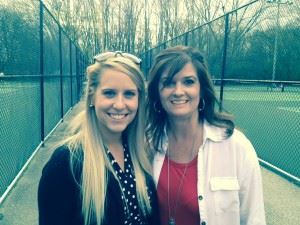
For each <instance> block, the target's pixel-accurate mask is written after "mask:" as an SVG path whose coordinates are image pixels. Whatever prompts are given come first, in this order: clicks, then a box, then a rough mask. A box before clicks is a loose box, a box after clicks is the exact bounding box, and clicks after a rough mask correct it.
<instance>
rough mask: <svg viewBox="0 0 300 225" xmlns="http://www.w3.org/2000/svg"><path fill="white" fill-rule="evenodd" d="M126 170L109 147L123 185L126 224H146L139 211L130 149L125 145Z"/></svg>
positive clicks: (112, 160) (108, 152) (115, 168)
mask: <svg viewBox="0 0 300 225" xmlns="http://www.w3.org/2000/svg"><path fill="white" fill-rule="evenodd" d="M123 149H124V171H123V170H122V169H121V168H120V166H119V164H118V163H117V161H116V160H115V158H114V157H113V155H112V154H111V152H110V151H109V150H108V149H107V150H106V151H107V155H108V158H109V159H110V162H111V165H112V167H113V169H114V171H115V173H116V174H117V177H118V179H119V182H120V184H121V187H122V191H121V194H122V196H121V198H122V201H123V207H124V212H125V221H124V224H126V225H127V224H128V225H143V224H146V222H145V221H144V220H145V219H144V217H143V215H142V214H141V213H140V211H139V206H138V200H137V196H136V184H135V176H134V171H133V165H132V162H131V158H130V155H129V151H128V149H127V147H126V146H124V148H123Z"/></svg>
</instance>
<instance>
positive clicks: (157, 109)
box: [153, 102, 161, 113]
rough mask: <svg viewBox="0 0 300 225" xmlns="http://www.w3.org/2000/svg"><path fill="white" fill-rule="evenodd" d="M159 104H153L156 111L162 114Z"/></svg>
mask: <svg viewBox="0 0 300 225" xmlns="http://www.w3.org/2000/svg"><path fill="white" fill-rule="evenodd" d="M157 104H158V102H154V104H153V108H154V111H155V112H157V113H161V111H160V109H159V107H158V106H157Z"/></svg>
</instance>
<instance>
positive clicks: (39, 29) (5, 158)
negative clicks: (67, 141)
mask: <svg viewBox="0 0 300 225" xmlns="http://www.w3.org/2000/svg"><path fill="white" fill-rule="evenodd" d="M6 4H7V5H1V3H0V27H1V29H0V37H2V38H0V124H1V126H0V143H1V144H0V181H1V182H0V204H1V202H2V201H3V200H4V199H5V197H6V196H7V194H8V192H9V191H10V190H11V188H12V187H13V185H14V183H15V182H16V181H17V179H18V177H19V176H20V175H21V173H22V172H23V170H24V169H25V168H26V165H27V164H28V163H29V161H30V159H31V158H32V157H33V156H34V154H35V152H36V151H37V149H38V148H39V147H40V146H41V145H42V144H43V143H44V141H45V139H46V138H47V137H48V135H49V134H50V133H51V132H52V131H53V129H54V128H55V127H56V126H57V125H58V123H60V122H61V121H62V119H63V117H64V115H65V114H66V113H67V112H68V110H69V109H70V108H71V107H72V106H73V105H74V104H75V103H77V102H78V101H79V99H80V96H81V94H82V90H83V81H84V79H85V77H84V73H85V68H86V65H87V63H88V60H87V58H86V57H85V56H84V55H83V53H82V52H81V50H80V49H79V48H78V46H77V45H76V44H75V43H74V42H73V41H72V40H71V39H70V38H69V37H68V35H67V34H66V33H65V32H64V30H63V29H62V27H61V26H60V25H59V23H58V21H57V20H55V18H54V17H53V15H52V14H51V13H50V12H49V10H48V9H47V8H46V7H45V6H44V5H43V3H42V1H30V2H29V3H28V5H26V4H24V5H25V6H26V8H22V7H21V5H20V7H14V6H13V5H12V4H13V1H12V2H11V3H6ZM25 6H24V7H25ZM19 8H22V9H21V10H19Z"/></svg>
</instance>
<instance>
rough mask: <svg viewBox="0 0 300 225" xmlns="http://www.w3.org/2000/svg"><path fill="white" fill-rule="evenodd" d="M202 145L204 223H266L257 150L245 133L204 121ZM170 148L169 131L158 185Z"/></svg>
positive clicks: (159, 156) (157, 167)
mask: <svg viewBox="0 0 300 225" xmlns="http://www.w3.org/2000/svg"><path fill="white" fill-rule="evenodd" d="M203 130H204V133H203V135H204V136H203V144H202V146H200V148H199V152H198V165H197V179H198V181H197V192H198V204H199V211H200V216H201V225H265V224H266V221H265V211H264V202H263V190H262V179H261V171H260V167H259V163H258V158H257V155H256V152H255V150H254V148H253V146H252V144H251V143H250V141H249V140H248V139H247V138H246V137H245V135H244V134H243V133H241V132H240V131H238V130H236V129H235V130H234V132H233V135H232V136H231V137H229V138H227V139H226V138H225V137H224V129H222V128H218V127H215V126H212V125H210V124H208V123H207V122H206V121H205V122H204V129H203ZM167 147H168V140H167V136H166V134H165V135H164V139H163V142H162V149H160V152H158V153H156V155H155V157H154V162H153V164H154V165H153V168H154V169H153V170H154V171H153V175H154V180H155V182H156V185H157V183H158V180H159V176H160V171H161V168H162V165H163V162H164V158H165V153H166V150H167Z"/></svg>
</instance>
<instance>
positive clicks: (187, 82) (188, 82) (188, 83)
mask: <svg viewBox="0 0 300 225" xmlns="http://www.w3.org/2000/svg"><path fill="white" fill-rule="evenodd" d="M195 83H196V81H195V79H193V78H186V79H184V80H183V84H184V85H185V86H192V85H194V84H195Z"/></svg>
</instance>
